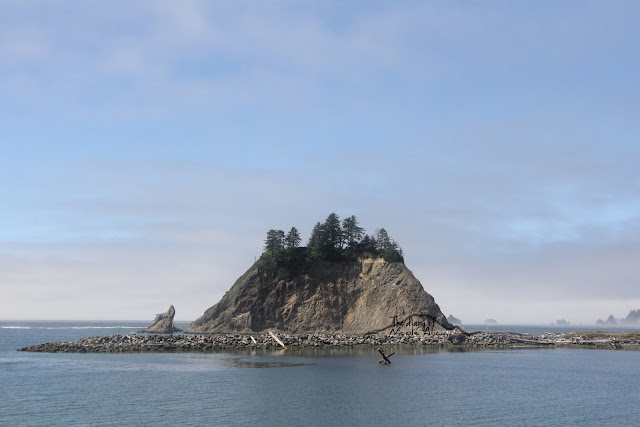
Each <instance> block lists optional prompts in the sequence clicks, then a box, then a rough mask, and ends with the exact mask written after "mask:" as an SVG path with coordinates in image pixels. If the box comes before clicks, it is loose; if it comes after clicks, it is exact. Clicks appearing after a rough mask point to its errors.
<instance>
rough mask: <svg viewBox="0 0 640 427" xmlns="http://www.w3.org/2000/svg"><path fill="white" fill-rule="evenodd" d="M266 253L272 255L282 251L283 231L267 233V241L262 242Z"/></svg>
mask: <svg viewBox="0 0 640 427" xmlns="http://www.w3.org/2000/svg"><path fill="white" fill-rule="evenodd" d="M264 248H265V250H266V251H268V252H270V253H271V255H274V254H275V253H276V252H278V251H280V250H282V249H284V231H282V230H274V229H271V230H269V231H268V232H267V239H266V240H265V241H264Z"/></svg>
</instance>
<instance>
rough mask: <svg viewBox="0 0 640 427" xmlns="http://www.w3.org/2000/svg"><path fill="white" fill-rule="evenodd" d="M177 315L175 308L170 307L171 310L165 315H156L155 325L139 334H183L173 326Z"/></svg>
mask: <svg viewBox="0 0 640 427" xmlns="http://www.w3.org/2000/svg"><path fill="white" fill-rule="evenodd" d="M175 315H176V309H175V308H173V306H169V309H168V310H167V311H166V312H165V313H160V314H156V318H155V320H154V321H153V325H151V326H149V327H148V328H146V329H142V330H140V331H138V332H139V333H149V334H172V333H174V332H182V329H178V328H176V326H175V325H174V324H173V317H174V316H175Z"/></svg>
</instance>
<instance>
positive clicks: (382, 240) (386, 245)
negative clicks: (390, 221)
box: [375, 228, 391, 251]
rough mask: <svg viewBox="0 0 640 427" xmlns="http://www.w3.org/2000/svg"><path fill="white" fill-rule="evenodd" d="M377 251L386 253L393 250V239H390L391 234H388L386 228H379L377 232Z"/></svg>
mask: <svg viewBox="0 0 640 427" xmlns="http://www.w3.org/2000/svg"><path fill="white" fill-rule="evenodd" d="M375 240H376V249H378V250H379V251H386V250H388V249H390V248H391V239H390V238H389V234H387V230H385V229H384V228H379V229H377V230H376V237H375Z"/></svg>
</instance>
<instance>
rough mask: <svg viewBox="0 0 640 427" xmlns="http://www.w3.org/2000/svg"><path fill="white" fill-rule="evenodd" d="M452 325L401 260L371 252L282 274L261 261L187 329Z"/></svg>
mask: <svg viewBox="0 0 640 427" xmlns="http://www.w3.org/2000/svg"><path fill="white" fill-rule="evenodd" d="M453 328H454V326H453V325H451V324H450V323H449V322H448V321H447V319H446V318H445V316H444V314H443V313H442V312H441V311H440V307H438V305H437V304H436V302H435V301H434V299H433V297H432V296H431V295H429V294H428V293H427V292H426V291H425V290H424V288H423V287H422V284H420V282H419V281H418V280H417V279H416V278H415V277H414V275H413V273H412V272H411V271H410V270H409V269H408V268H407V267H406V266H405V264H404V262H399V261H397V262H389V261H387V260H385V259H383V258H380V257H376V256H372V255H370V254H361V255H360V256H358V257H357V258H355V259H353V260H339V261H328V260H315V261H314V262H313V263H312V264H311V265H310V266H308V268H306V269H305V271H304V272H303V273H301V274H298V275H295V276H292V277H281V275H279V274H278V273H277V272H274V271H268V269H267V268H266V267H265V261H264V259H262V258H261V259H260V260H258V261H257V262H256V263H255V264H254V265H253V266H252V267H251V268H249V270H248V271H247V272H246V273H245V274H243V275H242V276H241V277H240V278H239V279H238V280H237V281H236V283H235V284H234V285H233V286H232V287H231V289H230V290H229V291H228V292H227V293H226V294H225V295H224V297H223V298H222V299H221V300H220V302H218V303H217V304H216V305H214V306H213V307H211V308H209V309H208V310H207V311H206V312H205V313H204V315H202V316H201V317H200V318H199V319H197V320H196V321H194V322H193V323H192V324H191V326H190V327H189V329H188V331H187V332H194V333H213V332H220V333H222V332H225V333H229V332H259V331H265V330H274V331H282V332H287V333H305V332H306V333H309V332H311V333H315V332H345V333H367V332H391V333H394V332H411V333H414V334H415V333H420V334H425V333H436V332H438V331H445V330H452V329H453Z"/></svg>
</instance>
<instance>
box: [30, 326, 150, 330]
mask: <svg viewBox="0 0 640 427" xmlns="http://www.w3.org/2000/svg"><path fill="white" fill-rule="evenodd" d="M144 328H146V326H55V327H53V326H51V327H46V328H43V329H144Z"/></svg>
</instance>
